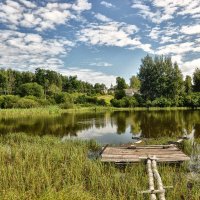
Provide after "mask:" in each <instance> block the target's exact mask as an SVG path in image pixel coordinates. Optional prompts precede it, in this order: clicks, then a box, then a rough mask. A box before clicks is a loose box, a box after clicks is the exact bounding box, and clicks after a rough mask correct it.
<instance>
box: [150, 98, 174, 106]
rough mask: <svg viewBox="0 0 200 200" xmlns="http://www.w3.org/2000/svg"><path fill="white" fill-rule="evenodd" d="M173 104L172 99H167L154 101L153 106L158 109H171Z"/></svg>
mask: <svg viewBox="0 0 200 200" xmlns="http://www.w3.org/2000/svg"><path fill="white" fill-rule="evenodd" d="M171 104H172V102H171V100H170V99H167V98H165V97H160V98H156V99H155V100H153V101H152V106H156V107H170V106H171Z"/></svg>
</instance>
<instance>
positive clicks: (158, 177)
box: [152, 157, 165, 200]
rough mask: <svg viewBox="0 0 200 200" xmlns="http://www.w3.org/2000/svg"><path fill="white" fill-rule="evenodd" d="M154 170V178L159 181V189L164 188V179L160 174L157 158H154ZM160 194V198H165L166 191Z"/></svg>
mask: <svg viewBox="0 0 200 200" xmlns="http://www.w3.org/2000/svg"><path fill="white" fill-rule="evenodd" d="M154 158H156V157H154ZM152 171H153V175H154V178H155V179H156V181H157V187H158V190H164V188H163V183H162V179H161V177H160V174H159V172H158V169H157V163H156V160H152ZM158 195H159V199H160V200H165V191H164V192H162V193H159V194H158Z"/></svg>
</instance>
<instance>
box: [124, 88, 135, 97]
mask: <svg viewBox="0 0 200 200" xmlns="http://www.w3.org/2000/svg"><path fill="white" fill-rule="evenodd" d="M124 91H125V94H126V96H128V97H132V96H133V95H134V94H138V90H136V89H133V88H129V89H124Z"/></svg>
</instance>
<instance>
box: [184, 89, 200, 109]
mask: <svg viewBox="0 0 200 200" xmlns="http://www.w3.org/2000/svg"><path fill="white" fill-rule="evenodd" d="M184 104H185V106H189V107H193V108H194V107H200V92H195V93H192V94H190V95H187V96H186V97H185V100H184Z"/></svg>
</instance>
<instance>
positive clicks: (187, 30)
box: [180, 25, 200, 35]
mask: <svg viewBox="0 0 200 200" xmlns="http://www.w3.org/2000/svg"><path fill="white" fill-rule="evenodd" d="M180 31H181V33H184V34H188V35H194V34H199V33H200V25H191V26H182V27H181V30H180Z"/></svg>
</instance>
